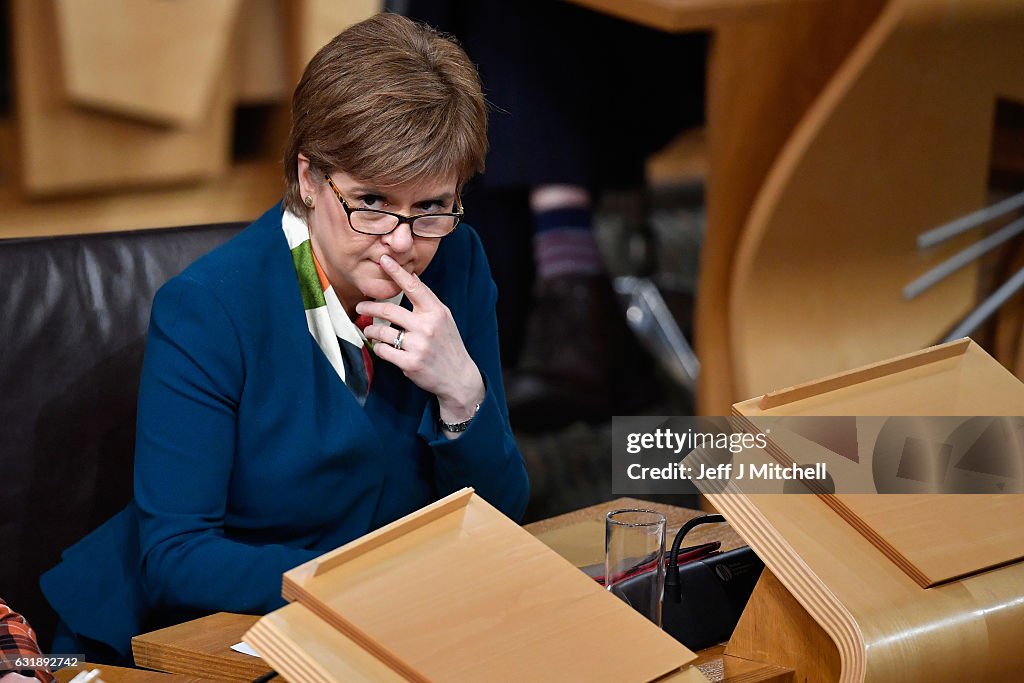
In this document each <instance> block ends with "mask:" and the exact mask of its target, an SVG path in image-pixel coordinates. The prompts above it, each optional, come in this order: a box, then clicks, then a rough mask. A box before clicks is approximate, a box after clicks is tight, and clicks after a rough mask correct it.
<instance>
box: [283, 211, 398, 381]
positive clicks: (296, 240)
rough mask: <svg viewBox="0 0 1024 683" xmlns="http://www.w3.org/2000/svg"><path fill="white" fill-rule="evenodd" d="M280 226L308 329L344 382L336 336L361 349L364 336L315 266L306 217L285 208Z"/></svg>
mask: <svg viewBox="0 0 1024 683" xmlns="http://www.w3.org/2000/svg"><path fill="white" fill-rule="evenodd" d="M281 229H282V230H284V235H285V238H286V239H287V240H288V248H289V249H290V250H291V252H292V262H293V263H294V264H295V275H296V276H297V277H298V279H299V291H300V292H301V293H302V305H303V308H305V310H306V325H307V326H308V327H309V333H310V334H311V335H313V339H315V340H316V343H317V345H318V346H319V347H320V350H321V351H323V353H324V355H325V356H326V357H327V360H328V361H329V362H330V364H331V367H332V368H334V371H335V372H337V373H338V377H340V378H341V381H342V382H344V381H345V363H344V361H343V360H342V352H341V343H340V341H339V339H344V340H345V341H347V342H349V343H350V344H352V345H353V346H355V347H356V348H358V349H362V348H363V346H364V345H367V346H368V342H367V339H366V337H365V336H363V333H362V331H361V330H360V329H359V328H358V327H356V324H355V323H354V322H352V319H351V318H349V316H348V313H346V312H345V307H344V306H343V305H342V303H341V299H339V298H338V295H337V293H335V291H334V287H333V286H332V285H331V283H330V281H328V279H327V276H326V275H324V274H323V270H322V269H321V268H320V267H319V264H318V263H317V261H316V257H315V256H314V255H313V248H312V245H311V244H310V241H309V227H308V226H307V225H306V221H304V220H303V219H302V218H299V217H298V216H296V215H295V214H294V213H292V212H291V211H288V210H285V212H284V215H283V216H282V217H281ZM402 296H403V294H402V292H399V293H398V294H396V295H395V296H393V297H391V298H390V299H382V301H387V302H390V303H393V304H399V303H401V301H402ZM373 322H374V324H376V325H390V324H391V323H390V322H388V321H387V320H383V319H381V318H374V319H373ZM368 347H369V346H368Z"/></svg>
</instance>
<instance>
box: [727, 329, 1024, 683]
mask: <svg viewBox="0 0 1024 683" xmlns="http://www.w3.org/2000/svg"><path fill="white" fill-rule="evenodd" d="M955 346H956V347H957V348H960V349H963V352H962V353H961V354H960V355H956V356H953V357H950V356H949V355H948V353H945V351H946V349H942V348H940V350H939V351H940V352H939V353H936V352H935V351H932V352H928V351H926V352H923V353H924V355H928V354H929V353H932V354H933V355H934V357H935V358H937V360H934V362H931V363H925V364H915V363H907V362H906V359H899V360H897V361H895V362H894V363H893V367H894V368H895V371H894V373H893V374H892V375H889V376H881V377H879V376H877V373H874V372H873V373H871V374H872V375H874V376H873V378H869V379H866V380H864V381H857V379H856V378H857V377H864V375H862V374H861V375H858V372H857V371H853V372H851V373H848V375H849V377H851V378H854V379H852V381H851V382H850V383H849V384H848V385H847V386H845V387H839V388H837V387H836V386H835V382H833V381H830V382H828V383H825V385H824V386H825V388H827V389H829V390H827V391H824V392H823V393H821V394H820V395H818V396H809V395H807V393H808V392H807V391H806V390H805V389H804V388H801V391H799V392H796V393H794V394H793V398H794V400H793V401H792V402H788V403H787V402H785V401H782V402H780V403H779V404H778V405H776V406H775V407H773V408H768V409H765V410H761V409H759V408H758V403H759V400H757V399H755V400H751V401H748V402H745V403H742V404H737V405H736V406H735V407H734V409H735V412H736V414H738V415H748V416H752V415H839V414H842V415H877V414H889V415H893V414H895V415H954V416H955V415H976V414H982V415H984V414H989V413H1004V412H1010V413H1021V412H1022V411H1024V385H1021V384H1020V382H1019V381H1017V380H1016V379H1015V378H1013V377H1012V375H1010V374H1009V373H1008V372H1007V371H1006V370H1005V369H1004V368H1002V367H1001V366H999V365H998V364H997V363H996V362H995V361H994V360H993V359H992V358H990V357H988V356H987V355H986V354H985V353H984V352H983V351H982V350H981V349H980V348H979V347H977V346H976V345H974V344H973V343H971V344H967V345H965V344H962V343H961V344H957V345H955ZM901 385H902V386H901ZM993 409H996V410H993ZM765 457H772V456H768V454H767V453H765ZM719 490H720V491H723V493H719V494H716V495H712V496H710V498H711V500H712V502H713V503H714V505H715V506H716V507H717V508H718V509H720V510H721V511H722V513H723V514H724V515H725V516H726V517H727V518H728V519H729V521H730V523H731V524H732V525H733V526H734V527H735V528H736V529H737V530H738V531H739V532H740V534H741V535H742V536H743V537H744V538H745V539H746V540H747V541H748V542H750V544H751V546H752V547H753V548H754V550H755V551H756V552H757V554H758V556H759V557H761V559H763V560H764V561H765V563H766V565H767V566H768V568H769V569H770V570H771V572H772V574H774V576H775V577H776V578H778V580H779V581H780V583H781V584H782V585H783V586H785V588H786V589H787V590H788V591H789V592H790V593H791V594H792V596H793V597H794V598H795V599H796V601H797V602H798V603H799V604H800V606H801V608H802V610H804V611H806V613H807V615H809V616H810V617H812V618H813V619H814V621H815V622H816V623H817V624H818V625H819V626H820V627H821V629H822V631H823V632H824V633H825V634H827V636H828V637H829V639H831V641H832V642H833V643H834V644H835V647H836V649H837V651H838V654H839V660H840V666H841V670H840V673H839V678H838V680H842V681H860V680H869V681H889V680H901V681H934V682H938V683H941V682H945V681H950V682H952V681H962V680H1012V679H1013V678H1012V676H1013V675H1014V672H1019V671H1021V670H1022V669H1024V651H1021V649H1020V648H1019V643H1020V642H1022V639H1024V563H1022V562H1016V563H1014V564H1009V565H1006V566H1003V567H1000V568H998V569H993V570H990V571H986V572H982V573H978V574H974V575H972V576H968V577H966V578H963V579H960V580H956V581H951V582H949V583H945V584H942V585H938V586H934V587H931V588H927V589H925V588H922V587H921V586H920V585H918V583H917V582H916V581H915V580H914V578H912V577H911V576H910V575H909V574H908V573H907V572H906V571H905V570H904V568H901V567H900V566H899V565H898V564H897V563H896V562H895V561H893V559H892V557H891V556H887V555H886V554H884V553H883V552H880V551H879V547H878V543H877V541H878V539H876V538H869V536H870V534H866V533H864V531H865V528H856V527H855V526H854V525H852V524H850V523H848V521H847V520H845V519H843V518H842V517H840V516H839V515H837V514H835V512H836V511H838V510H837V507H836V506H837V505H838V506H842V507H845V508H846V509H847V510H850V511H853V512H854V513H856V515H857V516H859V517H861V519H868V518H869V519H870V521H871V524H872V525H873V526H872V528H873V529H874V531H876V532H879V533H882V531H884V532H885V533H888V534H889V537H890V539H894V540H895V542H897V543H899V544H900V546H901V548H900V549H901V550H906V549H907V548H909V547H910V546H909V545H908V544H913V545H914V546H916V548H917V549H923V550H924V551H925V552H928V553H931V554H932V557H931V558H930V559H932V560H933V559H934V558H935V557H941V558H942V561H948V560H949V559H950V558H951V557H954V556H955V555H956V554H959V555H960V556H966V557H969V558H972V559H973V557H974V555H973V554H974V553H978V554H979V556H982V555H984V554H986V553H991V552H992V551H993V550H995V551H1001V552H1005V551H1006V547H1007V546H1006V544H1004V541H1005V540H1006V537H1007V535H1009V536H1011V537H1013V538H1018V537H1019V535H1020V531H1019V530H1018V527H1019V524H1018V521H1019V519H1021V516H1022V515H1024V508H1021V507H1020V506H1021V504H1020V503H1018V502H1017V501H1016V500H1015V499H1011V498H1016V499H1019V498H1020V496H1016V497H1009V496H952V495H932V496H928V497H923V496H888V497H886V496H859V497H858V496H831V497H829V496H808V495H785V496H778V495H743V494H739V493H730V491H736V489H735V488H731V485H730V486H727V487H725V488H720V489H719ZM888 499H892V500H888ZM830 505H832V506H833V507H832V509H830V507H829V506H830ZM904 505H906V506H909V507H911V508H916V509H915V510H913V515H914V516H915V517H916V518H917V519H912V520H909V521H908V520H907V519H906V513H905V511H898V510H895V509H891V508H892V507H893V506H896V507H900V506H904ZM1006 505H1010V506H1011V508H1012V509H1010V510H1006V509H1005V506H1006ZM887 506H888V507H889V508H890V509H889V510H884V509H883V508H885V507H887ZM925 510H927V511H928V512H930V515H926V514H924V511H925ZM984 510H987V511H988V514H985V515H981V514H979V512H981V511H984ZM875 512H879V513H880V514H879V515H877V516H875V515H874V513H875ZM922 518H923V520H922ZM914 525H917V533H916V534H914V535H913V536H912V537H910V538H907V537H906V536H907V533H908V531H909V530H910V528H911V527H912V526H914ZM880 530H881V531H880ZM1000 538H1001V539H1002V540H1000ZM1013 542H1016V541H1013ZM929 546H931V547H930V548H929ZM920 559H921V558H920V556H918V557H917V560H918V561H920ZM926 559H928V558H926ZM762 598H763V596H762ZM752 604H755V605H756V604H759V603H758V602H754V603H752ZM776 604H780V603H778V602H776ZM786 611H787V612H789V613H790V616H787V618H789V619H800V618H801V617H800V615H799V613H798V612H797V611H796V610H795V608H789V609H787V610H786ZM773 637H774V634H765V633H760V634H758V633H754V634H753V635H752V636H751V637H750V638H749V639H748V645H747V648H748V649H749V648H751V647H753V648H761V649H754V650H753V651H755V652H758V653H760V654H764V653H766V652H772V653H773V652H775V651H776V650H777V649H778V650H779V651H782V649H785V648H782V646H780V645H779V644H777V643H775V642H773ZM738 644H739V641H737V645H738ZM819 657H820V647H813V646H811V645H807V646H806V647H803V648H801V647H795V648H792V649H791V650H790V649H787V650H786V657H785V658H783V659H780V660H778V661H781V662H783V663H786V664H788V665H789V666H793V667H794V668H795V669H796V673H797V676H798V678H799V677H800V676H803V675H806V672H808V671H812V670H815V669H814V667H815V666H816V664H815V662H816V661H817V660H818V658H819Z"/></svg>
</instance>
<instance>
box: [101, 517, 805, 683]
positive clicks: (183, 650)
mask: <svg viewBox="0 0 1024 683" xmlns="http://www.w3.org/2000/svg"><path fill="white" fill-rule="evenodd" d="M623 507H646V508H652V509H655V510H658V511H659V512H662V513H663V514H665V516H666V518H667V520H668V525H669V527H670V528H672V527H675V528H678V527H679V526H680V525H682V524H683V523H685V522H686V521H687V520H689V519H691V518H693V517H696V516H698V515H701V514H704V513H702V512H700V511H698V510H689V509H686V508H680V507H675V506H671V505H663V504H659V503H650V502H647V501H643V500H639V499H635V498H618V499H616V500H612V501H609V502H607V503H602V504H599V505H593V506H590V507H587V508H583V509H580V510H576V511H573V512H570V513H567V514H564V515H559V516H557V517H552V518H551V519H546V520H542V521H539V522H534V523H533V524H529V525H526V526H525V527H524V528H525V529H526V530H527V531H529V532H530V533H532V534H534V535H539V534H542V533H545V532H550V531H553V530H557V529H560V528H565V527H567V526H570V525H573V524H578V523H580V522H584V521H600V520H603V519H604V515H605V514H606V513H607V512H608V511H609V510H614V509H617V508H623ZM692 535H693V538H694V543H704V542H708V541H712V540H717V541H721V543H722V549H723V550H729V549H732V548H735V547H738V546H740V545H742V544H743V541H742V540H741V539H740V538H739V536H737V535H736V533H735V532H734V531H732V529H731V528H730V527H729V526H728V525H726V524H714V525H707V526H703V527H698V528H697V529H695V530H694V531H693V532H692ZM594 542H595V543H597V544H603V537H600V536H598V537H596V538H595V539H594ZM555 550H556V551H557V550H558V548H557V547H556V548H555ZM258 618H259V617H255V616H250V615H241V614H229V613H226V612H222V613H218V614H213V615H210V616H208V617H204V618H203V619H199V620H196V621H191V622H186V623H184V624H178V625H176V626H171V627H169V628H166V629H162V630H160V631H154V632H152V633H146V634H143V635H140V636H136V637H135V638H134V639H133V640H132V647H133V651H134V654H135V661H136V664H137V665H139V666H144V667H147V668H150V669H157V670H161V671H171V672H175V673H180V674H188V675H194V676H197V675H202V674H205V675H207V676H215V677H216V678H217V679H218V680H225V681H251V680H252V679H253V678H256V677H257V676H259V675H261V674H262V673H266V672H267V671H269V668H268V667H267V666H266V664H264V663H263V661H262V660H261V659H258V658H255V657H250V656H248V655H243V654H240V653H237V652H234V651H233V650H231V649H230V646H231V645H234V644H235V643H238V642H239V641H241V639H242V635H243V634H244V633H245V632H246V631H247V630H248V629H249V628H250V627H252V625H253V624H255V623H256V621H257V620H258ZM697 654H698V656H699V658H698V660H697V662H696V664H697V665H698V666H700V667H701V670H702V671H704V672H705V675H706V676H707V678H708V680H710V681H712V682H713V683H717V682H719V681H723V682H725V683H729V682H740V681H742V682H743V683H756V682H758V681H764V682H766V683H786V682H787V681H790V680H792V672H791V670H789V669H785V668H783V667H778V666H773V665H769V664H762V663H759V662H754V661H750V660H746V659H742V658H739V657H732V656H728V655H724V654H723V653H722V646H718V647H716V648H709V649H708V650H705V651H702V652H699V653H697ZM684 674H685V675H684ZM680 676H681V678H679V679H669V680H673V681H674V680H679V681H680V683H683V682H684V681H685V682H686V683H689V681H690V679H691V678H693V674H692V673H686V672H683V673H682V674H680ZM696 680H699V679H696ZM115 683H116V681H115ZM128 683H133V681H129V682H128Z"/></svg>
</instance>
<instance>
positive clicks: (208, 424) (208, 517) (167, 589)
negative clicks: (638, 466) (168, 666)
mask: <svg viewBox="0 0 1024 683" xmlns="http://www.w3.org/2000/svg"><path fill="white" fill-rule="evenodd" d="M422 280H423V282H425V283H426V284H427V285H428V286H429V287H430V288H431V289H432V290H433V291H434V292H435V293H436V294H437V295H438V297H440V299H441V300H442V301H444V302H445V304H446V305H447V306H448V307H449V309H451V312H452V315H453V316H454V318H455V321H456V323H457V324H458V327H459V331H460V333H461V334H462V338H463V341H464V342H465V344H466V348H467V349H468V351H469V353H470V355H471V356H472V357H473V359H474V360H475V361H476V364H477V365H478V367H479V368H480V371H481V373H482V374H483V376H484V382H485V384H486V386H487V396H486V399H485V400H484V403H483V404H482V405H481V407H480V411H479V412H478V413H477V415H476V417H475V419H474V420H473V422H472V423H471V424H470V427H469V429H468V430H467V431H466V432H464V433H463V434H462V436H461V437H460V438H458V439H456V440H448V439H446V438H445V437H444V435H443V434H442V433H440V431H439V429H438V423H437V417H438V415H437V401H436V399H435V398H434V397H433V396H432V395H429V394H428V393H426V392H424V391H423V390H422V389H420V388H419V387H417V386H416V385H414V384H413V383H412V382H411V381H409V380H408V379H406V378H405V377H404V376H403V375H402V373H401V371H399V370H398V369H397V368H395V367H394V366H392V365H389V364H388V363H386V362H385V361H381V360H377V361H376V363H375V367H374V371H375V374H374V379H373V386H372V389H371V391H370V394H369V397H368V398H367V400H366V404H365V406H363V407H361V406H360V405H359V404H358V402H357V401H356V400H355V398H354V397H353V395H352V394H351V392H350V391H349V389H348V388H347V387H346V386H345V385H344V383H343V382H342V381H341V380H340V379H339V378H338V376H337V374H335V372H334V370H333V369H332V368H331V366H330V364H329V363H328V361H327V359H326V357H325V356H324V355H323V353H322V352H321V351H320V348H319V347H318V346H317V343H316V341H315V340H314V339H313V338H312V336H311V335H310V333H309V330H308V328H307V325H306V318H305V314H304V311H303V306H302V299H301V298H300V294H299V288H298V282H297V280H296V275H295V270H294V266H293V265H292V260H291V255H290V253H289V250H288V246H287V243H286V241H285V237H284V234H283V233H282V231H281V207H280V205H278V206H275V207H274V208H273V209H271V210H270V211H268V212H267V213H266V214H264V215H263V216H262V217H261V218H260V219H259V220H258V221H257V222H256V223H254V224H253V225H251V226H250V227H249V228H247V229H246V230H244V231H243V232H241V233H240V234H239V235H238V236H237V237H235V238H234V239H232V240H231V241H230V242H228V243H227V244H225V245H223V246H222V247H220V248H218V249H216V250H214V251H213V252H211V253H210V254H207V255H206V256H204V257H202V258H201V259H199V260H198V261H196V262H195V263H194V264H192V265H191V266H189V268H187V269H186V270H185V271H184V272H183V273H182V274H181V275H179V276H177V277H176V278H174V279H172V280H171V281H169V282H168V283H167V284H166V285H164V286H163V287H162V288H161V289H160V291H159V292H158V293H157V295H156V298H155V300H154V302H153V311H152V316H151V320H150V327H149V337H148V340H147V344H146V356H145V361H144V364H143V371H142V380H141V385H140V389H139V414H138V427H137V437H136V452H135V500H134V501H133V503H132V504H131V505H129V506H128V508H127V509H126V510H124V511H123V512H121V513H119V514H118V515H117V516H115V517H114V518H112V519H111V520H110V521H108V522H107V523H106V524H104V525H103V526H102V527H100V528H99V529H97V530H96V531H95V532H93V533H92V534H91V535H89V536H88V537H86V538H85V539H84V540H82V541H81V542H79V543H78V544H77V545H75V546H73V547H72V548H70V549H69V550H68V551H66V552H65V553H64V556H63V561H62V563H61V564H60V565H58V566H57V567H55V568H54V569H52V570H50V571H49V572H48V573H47V574H45V575H44V576H43V579H42V587H43V591H44V593H45V594H46V596H47V599H48V600H49V601H50V603H51V604H52V605H53V606H54V608H55V609H56V610H57V612H58V613H59V615H60V616H61V618H62V620H63V621H64V623H65V624H66V625H67V626H68V627H69V628H70V629H71V630H72V631H73V632H74V633H75V634H76V635H78V636H86V637H88V638H91V639H94V640H97V641H99V642H101V643H105V644H107V645H110V646H111V647H113V648H114V649H115V650H116V651H118V652H119V653H120V654H122V655H124V654H126V653H127V652H128V649H129V647H130V646H129V640H130V638H131V636H133V635H136V634H137V633H139V632H141V630H142V628H143V626H144V625H145V623H146V619H147V616H148V615H151V613H152V612H153V611H154V610H157V611H162V612H165V613H174V614H194V613H202V612H214V611H222V610H223V611H230V612H244V613H252V614H261V613H265V612H267V611H270V610H272V609H275V608H277V607H279V606H281V605H282V604H284V603H283V600H282V598H281V595H280V594H281V574H282V573H283V572H285V571H286V570H288V569H291V568H292V567H294V566H296V565H298V564H301V563H302V562H305V561H307V560H310V559H312V558H314V557H316V556H318V555H320V554H322V553H324V552H326V551H328V550H330V549H332V548H335V547H337V546H340V545H342V544H344V543H346V542H348V541H350V540H352V539H354V538H357V537H358V536H361V535H363V534H365V533H367V532H368V531H371V530H373V529H375V528H377V527H380V526H382V525H384V524H386V523H388V522H391V521H393V520H395V519H397V518H399V517H401V516H402V515H405V514H407V513H409V512H412V511H414V510H416V509H418V508H420V507H422V506H423V505H425V504H427V503H429V502H431V501H433V500H435V499H437V498H438V497H440V496H443V495H446V494H448V493H450V492H452V491H455V490H457V489H459V488H461V487H463V486H472V487H474V488H475V489H476V490H477V492H478V493H479V494H480V495H481V496H483V497H484V498H485V499H487V500H488V501H489V502H490V503H491V504H493V505H495V506H496V507H497V508H498V509H500V510H501V511H503V512H504V513H505V514H507V515H508V516H510V517H512V518H514V519H518V518H519V517H520V516H521V515H522V513H523V510H524V509H525V506H526V502H527V498H528V495H529V484H528V482H527V478H526V471H525V468H524V466H523V460H522V457H521V455H520V454H519V451H518V449H517V447H516V444H515V441H514V440H513V438H512V433H511V430H510V428H509V424H508V414H507V408H506V406H505V398H504V393H503V389H502V385H501V368H500V363H499V358H498V336H497V326H496V322H495V317H494V305H495V300H496V296H497V293H496V289H495V286H494V283H493V281H492V280H491V277H490V272H489V269H488V266H487V261H486V258H485V256H484V253H483V249H482V248H481V245H480V242H479V239H478V238H477V236H476V233H475V232H474V231H473V230H472V229H471V228H469V227H468V226H462V227H460V228H459V229H457V230H456V231H455V232H454V233H453V234H452V235H450V236H449V237H447V238H445V239H444V240H442V242H441V245H440V247H439V248H438V250H437V254H436V255H435V257H434V260H433V261H432V262H431V263H430V265H429V267H428V268H427V269H426V271H425V272H424V273H423V275H422ZM404 305H405V306H406V307H408V306H409V304H408V302H406V303H405V304H404Z"/></svg>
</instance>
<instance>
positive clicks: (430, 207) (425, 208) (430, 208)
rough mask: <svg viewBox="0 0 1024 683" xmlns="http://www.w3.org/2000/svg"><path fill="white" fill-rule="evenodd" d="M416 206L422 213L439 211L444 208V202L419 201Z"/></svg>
mask: <svg viewBox="0 0 1024 683" xmlns="http://www.w3.org/2000/svg"><path fill="white" fill-rule="evenodd" d="M416 208H418V209H419V210H420V211H422V212H423V213H440V212H442V211H444V210H445V206H444V204H442V203H441V202H438V201H429V202H420V203H419V204H417V206H416Z"/></svg>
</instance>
